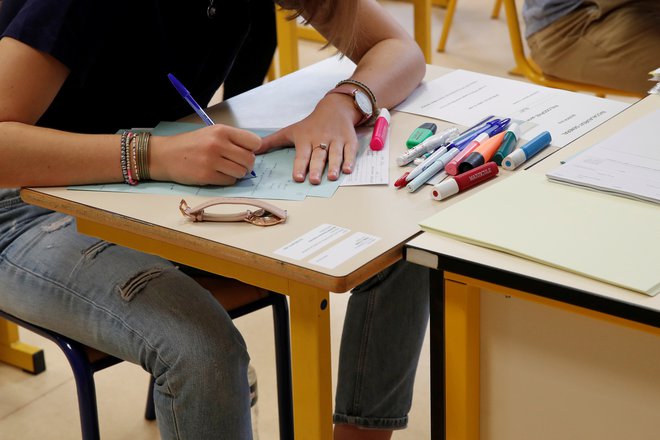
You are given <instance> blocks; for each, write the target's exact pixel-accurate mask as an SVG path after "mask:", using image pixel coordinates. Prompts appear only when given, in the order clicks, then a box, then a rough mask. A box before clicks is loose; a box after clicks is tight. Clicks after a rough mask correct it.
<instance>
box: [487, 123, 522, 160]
mask: <svg viewBox="0 0 660 440" xmlns="http://www.w3.org/2000/svg"><path fill="white" fill-rule="evenodd" d="M519 137H520V127H519V126H518V124H515V123H514V124H511V125H510V126H509V128H507V130H506V133H505V134H504V139H503V140H502V145H500V148H499V149H498V150H497V152H496V153H495V155H494V156H493V162H495V163H496V164H498V165H502V160H503V159H504V158H505V157H506V156H507V155H508V154H509V153H511V152H512V151H513V150H515V149H516V144H517V143H518V138H519Z"/></svg>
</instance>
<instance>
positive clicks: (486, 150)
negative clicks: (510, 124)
mask: <svg viewBox="0 0 660 440" xmlns="http://www.w3.org/2000/svg"><path fill="white" fill-rule="evenodd" d="M502 139H504V132H502V133H498V134H496V135H495V136H493V137H492V138H490V139H488V140H486V141H484V142H483V143H482V144H481V145H479V146H478V147H477V148H476V149H475V150H474V151H473V152H472V153H470V154H469V155H468V157H466V158H465V160H464V161H463V162H461V163H460V164H459V165H458V172H459V174H460V173H464V172H466V171H469V170H471V169H472V168H476V167H478V166H480V165H483V164H485V163H486V162H488V161H489V160H490V158H491V157H493V155H494V154H495V153H496V152H497V150H498V149H499V148H500V145H501V144H502Z"/></svg>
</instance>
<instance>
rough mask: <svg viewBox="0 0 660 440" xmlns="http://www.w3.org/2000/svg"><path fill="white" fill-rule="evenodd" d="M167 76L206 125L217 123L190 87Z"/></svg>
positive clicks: (253, 173)
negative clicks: (189, 89)
mask: <svg viewBox="0 0 660 440" xmlns="http://www.w3.org/2000/svg"><path fill="white" fill-rule="evenodd" d="M167 77H168V78H169V79H170V82H171V83H172V85H173V86H174V88H175V89H176V91H177V92H179V95H181V96H182V97H183V99H185V100H186V102H187V103H188V104H190V106H191V107H192V109H193V110H195V113H197V115H198V116H199V117H200V118H202V121H204V123H205V124H206V125H215V122H213V119H211V118H210V117H209V115H207V114H206V112H205V111H204V109H202V107H201V106H200V105H199V104H197V101H195V98H193V97H192V95H191V94H190V92H189V91H188V89H186V88H185V87H184V86H183V84H181V81H179V80H178V79H176V77H175V76H174V75H172V74H171V73H168V74H167ZM250 174H252V176H254V177H256V176H257V174H256V173H255V172H254V171H252V172H251V173H250Z"/></svg>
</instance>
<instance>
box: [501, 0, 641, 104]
mask: <svg viewBox="0 0 660 440" xmlns="http://www.w3.org/2000/svg"><path fill="white" fill-rule="evenodd" d="M503 1H504V9H505V12H506V22H507V27H508V28H509V38H510V39H511V49H512V50H513V57H514V59H515V61H516V68H515V70H514V71H513V72H511V73H514V74H516V73H517V74H520V75H522V76H524V77H525V78H527V79H528V80H530V81H532V82H534V83H536V84H540V85H542V86H547V87H554V88H558V89H565V90H571V91H574V92H590V93H594V94H596V95H597V96H605V95H621V96H634V97H639V96H640V95H639V94H636V93H631V92H626V91H623V90H615V89H610V88H607V87H600V86H596V85H593V84H584V83H580V82H575V81H568V80H563V79H559V78H553V77H548V76H547V75H545V74H544V73H543V71H542V70H541V68H540V67H539V66H538V65H537V64H536V63H535V62H534V61H533V60H532V59H531V58H529V57H528V56H526V55H525V46H524V45H523V39H522V32H521V31H520V21H519V19H518V10H517V8H516V1H515V0H503Z"/></svg>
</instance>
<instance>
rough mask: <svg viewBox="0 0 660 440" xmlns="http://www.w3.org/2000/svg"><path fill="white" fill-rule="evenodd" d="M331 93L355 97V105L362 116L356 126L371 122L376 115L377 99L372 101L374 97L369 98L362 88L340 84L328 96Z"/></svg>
mask: <svg viewBox="0 0 660 440" xmlns="http://www.w3.org/2000/svg"><path fill="white" fill-rule="evenodd" d="M330 93H342V94H344V95H349V96H352V97H353V104H354V105H355V108H356V109H357V110H358V111H359V112H360V114H361V115H362V117H361V118H360V121H358V123H357V124H355V125H356V126H358V125H362V124H364V123H365V122H367V121H369V120H370V119H371V118H372V116H373V115H374V109H375V99H372V96H373V95H372V96H369V94H367V93H366V92H365V91H364V90H362V89H361V88H360V87H356V86H355V85H354V84H353V83H349V82H340V83H339V84H338V85H337V87H335V88H334V89H332V90H330V91H329V92H328V93H326V95H329V94H330Z"/></svg>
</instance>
